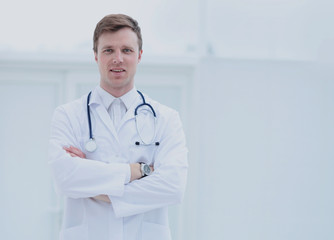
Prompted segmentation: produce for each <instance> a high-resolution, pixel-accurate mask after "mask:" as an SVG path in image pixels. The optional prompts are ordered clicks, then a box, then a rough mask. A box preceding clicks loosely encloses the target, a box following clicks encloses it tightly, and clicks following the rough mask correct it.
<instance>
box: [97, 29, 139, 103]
mask: <svg viewBox="0 0 334 240" xmlns="http://www.w3.org/2000/svg"><path fill="white" fill-rule="evenodd" d="M142 52H143V51H142V50H141V51H139V46H138V38H137V35H136V33H134V32H133V31H132V30H131V29H130V28H122V29H120V30H118V31H117V32H105V33H103V34H102V35H101V36H100V37H99V39H98V45H97V52H95V61H96V62H97V64H98V66H99V71H100V76H101V79H100V86H101V87H102V88H103V89H104V90H106V91H107V92H109V93H110V94H112V95H113V96H115V97H120V96H122V95H123V94H125V93H127V92H128V91H130V90H131V89H132V88H133V86H134V76H135V74H136V70H137V64H138V63H139V62H140V60H141V55H142Z"/></svg>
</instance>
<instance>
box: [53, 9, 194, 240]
mask: <svg viewBox="0 0 334 240" xmlns="http://www.w3.org/2000/svg"><path fill="white" fill-rule="evenodd" d="M93 40H94V54H95V61H96V62H97V64H98V67H99V72H100V84H99V85H98V86H97V87H96V88H95V89H93V90H92V92H91V93H89V94H88V93H87V94H86V95H85V96H83V97H82V98H80V99H78V100H76V101H74V102H70V103H68V104H65V105H62V106H59V107H58V108H57V109H56V110H55V112H54V116H53V120H52V124H51V137H50V147H49V164H50V167H51V170H52V173H53V177H54V182H55V186H56V190H57V192H58V193H59V194H61V195H63V196H64V197H65V206H64V216H63V222H62V229H61V232H60V239H62V240H141V239H145V240H148V239H151V240H157V239H159V240H167V239H171V235H170V229H169V224H168V206H170V205H172V204H176V203H180V201H181V200H182V197H183V194H184V190H185V186H186V175H187V167H188V163H187V148H186V145H185V136H184V133H183V129H182V125H181V121H180V118H179V115H178V113H177V112H176V111H175V110H173V109H171V108H168V107H166V106H164V105H162V104H160V103H158V102H156V101H154V100H152V99H150V98H149V97H148V96H146V95H145V94H141V93H140V92H137V90H136V88H135V86H134V77H135V73H136V68H137V64H138V63H139V62H140V60H141V57H142V53H143V50H142V37H141V32H140V28H139V26H138V23H137V21H135V20H134V19H132V18H131V17H129V16H126V15H122V14H112V15H108V16H106V17H104V18H103V19H102V20H101V21H100V22H99V23H98V24H97V26H96V29H95V32H94V38H93ZM135 115H136V116H135Z"/></svg>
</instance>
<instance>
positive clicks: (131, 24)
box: [93, 14, 143, 53]
mask: <svg viewBox="0 0 334 240" xmlns="http://www.w3.org/2000/svg"><path fill="white" fill-rule="evenodd" d="M126 27H127V28H130V29H132V31H134V33H136V34H137V37H138V46H139V51H140V50H142V47H143V40H142V37H141V32H140V27H139V25H138V22H137V21H136V20H134V19H133V18H131V17H129V16H127V15H124V14H110V15H107V16H105V17H104V18H102V19H101V20H100V21H99V22H98V23H97V24H96V28H95V31H94V37H93V44H94V46H93V50H94V52H96V53H97V44H98V40H99V37H100V36H101V35H102V33H105V32H116V31H118V30H120V29H122V28H126Z"/></svg>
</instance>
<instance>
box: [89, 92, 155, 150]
mask: <svg viewBox="0 0 334 240" xmlns="http://www.w3.org/2000/svg"><path fill="white" fill-rule="evenodd" d="M137 92H138V93H139V95H140V96H141V98H142V100H143V102H142V103H141V104H139V105H138V106H137V107H136V108H135V112H134V115H135V120H136V129H137V133H138V136H139V138H140V140H141V141H142V143H140V142H139V141H136V142H135V145H137V146H139V145H144V146H148V145H152V144H154V145H155V146H159V145H160V142H154V139H155V134H156V125H157V124H156V121H157V115H156V113H155V111H154V108H153V107H152V106H151V104H149V103H147V102H146V101H145V98H144V95H143V94H142V93H141V92H140V91H138V90H137ZM91 94H92V92H89V94H88V96H87V118H88V128H89V140H88V141H87V142H86V144H85V149H86V150H87V151H88V152H94V151H95V150H96V149H97V144H96V141H95V139H94V137H93V131H92V121H91V117H90V107H89V101H90V96H91ZM145 106H147V107H148V108H149V109H150V110H151V111H152V114H153V117H154V120H153V121H154V130H153V135H152V137H151V139H149V140H147V139H144V137H143V136H142V135H141V133H140V131H139V129H138V120H137V117H138V109H139V108H141V107H145ZM145 110H146V109H145Z"/></svg>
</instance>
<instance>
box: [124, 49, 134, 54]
mask: <svg viewBox="0 0 334 240" xmlns="http://www.w3.org/2000/svg"><path fill="white" fill-rule="evenodd" d="M123 52H124V53H131V52H132V50H131V49H129V48H125V49H123Z"/></svg>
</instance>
